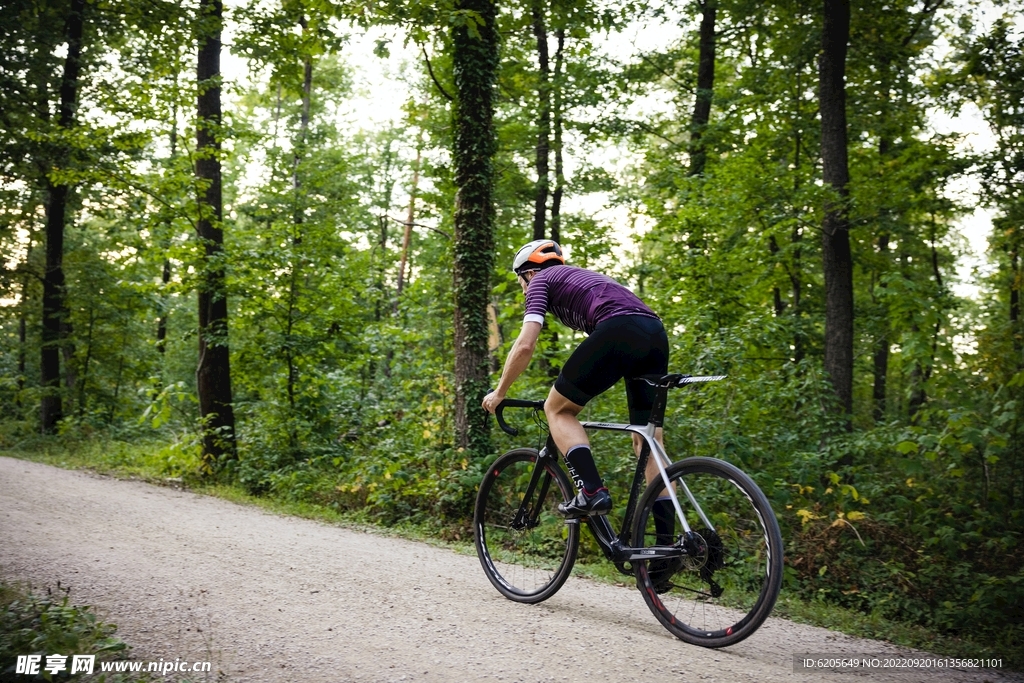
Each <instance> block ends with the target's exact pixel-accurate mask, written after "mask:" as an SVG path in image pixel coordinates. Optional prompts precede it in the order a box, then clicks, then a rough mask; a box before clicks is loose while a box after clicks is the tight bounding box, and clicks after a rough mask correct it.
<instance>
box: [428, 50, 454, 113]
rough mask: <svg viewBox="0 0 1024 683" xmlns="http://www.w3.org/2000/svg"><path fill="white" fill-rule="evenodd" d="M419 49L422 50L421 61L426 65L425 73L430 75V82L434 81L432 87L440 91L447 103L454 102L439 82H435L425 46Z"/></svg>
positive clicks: (435, 78)
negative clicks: (434, 86)
mask: <svg viewBox="0 0 1024 683" xmlns="http://www.w3.org/2000/svg"><path fill="white" fill-rule="evenodd" d="M420 49H421V50H423V61H425V62H426V63H427V73H429V74H430V80H432V81H434V85H436V86H437V89H438V90H440V91H441V94H442V95H444V96H445V99H447V100H448V101H449V102H454V101H455V98H454V97H452V96H451V95H449V94H448V91H447V90H445V89H444V87H443V86H442V85H441V83H440V81H438V80H437V76H435V75H434V69H433V67H431V66H430V57H428V56H427V48H426V46H425V45H420Z"/></svg>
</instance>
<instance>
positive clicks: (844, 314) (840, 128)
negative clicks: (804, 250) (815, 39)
mask: <svg viewBox="0 0 1024 683" xmlns="http://www.w3.org/2000/svg"><path fill="white" fill-rule="evenodd" d="M849 39H850V5H849V0H824V27H823V30H822V51H821V56H820V60H819V63H818V85H819V102H820V110H821V168H822V177H823V180H824V181H825V184H826V186H828V187H830V188H831V189H832V190H833V193H834V196H833V198H832V199H831V200H829V201H828V203H827V205H826V206H825V218H824V221H823V224H822V265H823V269H824V275H825V372H826V373H828V376H829V377H830V378H831V380H832V388H833V389H834V390H835V393H836V397H837V398H838V400H839V408H840V410H842V411H843V414H844V415H846V416H849V415H850V413H851V412H852V409H853V257H852V254H851V250H850V232H849V228H850V225H849V216H848V207H847V198H848V196H849V190H848V187H847V184H848V182H849V168H848V164H847V143H846V83H845V72H846V49H847V43H848V42H849ZM851 427H852V425H851V423H850V422H849V420H848V419H847V428H851Z"/></svg>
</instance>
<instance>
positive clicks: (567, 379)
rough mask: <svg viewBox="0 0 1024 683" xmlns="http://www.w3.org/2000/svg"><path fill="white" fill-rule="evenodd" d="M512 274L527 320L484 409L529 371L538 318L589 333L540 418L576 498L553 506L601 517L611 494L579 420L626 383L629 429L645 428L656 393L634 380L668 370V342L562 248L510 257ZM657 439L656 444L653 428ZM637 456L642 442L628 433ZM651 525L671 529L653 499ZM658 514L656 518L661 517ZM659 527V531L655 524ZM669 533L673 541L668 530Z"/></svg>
mask: <svg viewBox="0 0 1024 683" xmlns="http://www.w3.org/2000/svg"><path fill="white" fill-rule="evenodd" d="M512 270H513V271H514V272H515V274H516V275H517V276H518V278H519V284H520V285H521V286H522V288H523V293H524V294H525V295H526V316H525V318H524V319H523V327H522V330H521V331H520V332H519V336H518V337H517V338H516V341H515V343H514V344H513V345H512V349H511V350H510V351H509V354H508V357H507V358H506V359H505V365H504V368H503V370H502V373H501V380H500V381H499V382H498V387H497V389H495V390H494V391H493V392H492V393H490V394H487V396H485V397H484V400H483V403H482V405H483V407H484V409H485V410H487V411H488V412H490V413H494V411H495V410H496V409H497V407H498V405H499V404H500V403H501V402H502V401H503V400H504V399H505V395H506V393H507V392H508V390H509V388H510V387H511V386H512V383H513V382H515V380H516V379H517V378H518V377H519V375H521V374H522V373H523V371H524V370H526V368H527V367H528V366H529V364H530V359H531V358H532V357H533V352H534V350H535V348H536V345H537V339H538V337H539V336H540V331H541V327H542V326H543V324H544V316H545V314H547V313H548V312H551V313H552V314H554V316H555V317H556V318H558V320H559V321H561V322H562V324H564V325H566V326H567V327H570V328H572V329H574V330H578V331H580V332H585V333H587V335H588V336H587V338H586V339H585V340H583V342H582V343H581V344H580V345H579V346H578V347H577V348H576V350H575V351H573V353H572V355H570V356H569V360H567V361H566V363H565V366H564V367H562V370H561V372H560V373H559V375H558V379H557V380H555V384H554V386H553V387H551V391H550V393H549V394H548V397H547V400H546V401H545V402H544V414H545V416H546V417H547V420H548V426H549V427H550V429H551V436H552V437H553V438H554V441H555V445H557V446H558V449H559V450H560V451H562V453H564V454H565V461H566V464H567V465H568V467H569V474H570V476H571V478H572V480H573V483H574V484H575V485H576V488H577V490H578V494H577V495H576V497H575V498H574V499H573V500H571V501H569V502H568V503H563V504H560V505H559V506H558V509H559V511H560V512H562V513H563V514H564V515H565V516H566V517H567V518H570V519H574V518H580V517H587V516H590V515H604V514H607V513H608V512H609V511H610V510H611V507H612V500H611V496H610V495H609V494H608V489H607V488H605V486H604V482H603V481H602V479H601V475H600V474H599V473H598V471H597V466H596V465H595V464H594V457H593V454H592V453H591V451H590V440H589V438H588V437H587V433H586V431H585V430H584V429H583V427H582V425H580V421H579V418H578V415H579V413H580V411H582V410H583V407H584V406H585V405H586V404H587V402H588V401H590V400H591V399H592V398H594V397H595V396H597V395H598V394H601V393H603V392H605V391H607V390H608V389H610V388H611V387H612V385H614V384H615V383H616V382H618V381H619V380H620V379H625V384H626V402H627V405H628V406H629V420H630V423H632V424H647V422H648V418H649V416H650V413H651V407H652V405H653V402H654V395H655V391H654V388H653V387H651V386H650V385H648V384H647V383H646V382H644V381H643V380H640V379H636V378H637V377H639V376H641V375H645V374H665V373H667V372H668V337H667V335H666V334H665V327H664V326H663V325H662V322H661V319H660V318H659V317H658V316H657V315H655V313H654V311H652V310H651V309H650V308H648V307H647V305H646V304H644V302H643V301H641V300H640V299H639V298H638V297H637V296H636V295H635V294H633V292H631V291H630V290H629V289H627V288H626V287H623V286H622V285H621V284H619V283H618V282H616V281H615V280H613V279H611V278H610V277H607V276H606V275H602V274H600V273H595V272H593V271H590V270H585V269H583V268H577V267H575V266H568V265H566V264H565V258H564V257H563V256H562V249H561V247H560V246H559V245H558V244H557V243H556V242H554V241H552V240H534V241H532V242H530V243H529V244H526V245H525V246H523V247H522V248H521V249H520V250H519V251H518V252H517V253H516V256H515V259H514V261H513V264H512ZM655 438H656V439H657V440H658V442H659V443H661V442H662V438H663V437H662V430H661V428H660V427H659V428H658V429H657V431H656V435H655ZM633 445H634V448H635V449H636V450H637V451H638V452H639V449H640V447H641V445H642V440H641V438H640V437H639V436H638V435H636V434H634V435H633ZM646 474H647V481H648V482H650V481H652V480H653V479H654V478H655V477H657V476H658V468H657V465H656V464H655V463H654V461H653V459H651V460H649V461H648V463H647V472H646ZM658 506H659V507H664V508H665V509H664V510H656V512H655V520H656V521H658V519H659V518H661V519H663V520H664V523H665V524H671V523H672V521H673V519H674V513H673V512H672V508H671V502H670V501H669V500H667V499H666V500H664V501H662V500H659V501H658ZM659 513H660V514H659ZM659 526H662V525H661V524H659ZM665 532H667V533H668V534H669V536H671V530H670V527H667V528H666V529H665V531H664V532H663V531H662V530H661V529H659V535H661V533H665Z"/></svg>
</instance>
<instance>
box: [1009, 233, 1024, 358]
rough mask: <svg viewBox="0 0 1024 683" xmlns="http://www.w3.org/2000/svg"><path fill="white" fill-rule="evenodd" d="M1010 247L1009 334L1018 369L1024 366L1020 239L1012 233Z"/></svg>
mask: <svg viewBox="0 0 1024 683" xmlns="http://www.w3.org/2000/svg"><path fill="white" fill-rule="evenodd" d="M1012 239H1013V243H1012V246H1011V248H1010V275H1011V277H1012V278H1013V279H1012V280H1011V281H1010V335H1011V337H1012V339H1013V355H1014V358H1013V363H1014V367H1015V368H1017V369H1018V370H1019V369H1020V368H1021V367H1022V366H1024V362H1022V360H1021V349H1022V348H1024V339H1022V335H1021V329H1020V281H1021V277H1020V241H1019V239H1020V238H1019V237H1018V236H1017V235H1016V234H1014V236H1013V238H1012Z"/></svg>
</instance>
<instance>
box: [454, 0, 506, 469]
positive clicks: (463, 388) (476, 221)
mask: <svg viewBox="0 0 1024 683" xmlns="http://www.w3.org/2000/svg"><path fill="white" fill-rule="evenodd" d="M456 9H458V10H470V11H474V12H476V13H477V14H478V15H479V17H480V18H481V19H482V20H483V22H484V23H483V25H479V26H477V31H478V36H477V37H474V36H472V35H471V34H470V33H469V30H468V29H467V27H465V26H458V27H456V28H455V29H454V30H453V32H452V44H453V50H454V52H453V60H452V61H453V70H454V80H455V87H456V96H455V108H454V121H453V128H454V134H455V135H454V138H455V140H454V150H453V151H454V154H453V156H454V161H455V187H456V195H455V212H454V219H455V240H454V242H455V244H454V251H455V263H454V268H453V271H454V272H453V280H454V295H455V302H454V303H455V340H454V341H455V443H456V445H457V446H458V447H460V448H468V449H470V450H472V451H473V452H474V453H475V454H476V455H478V456H483V455H485V454H487V453H488V452H489V451H490V438H489V421H488V420H487V413H486V412H485V411H484V409H483V408H482V407H481V406H480V402H481V401H482V400H483V397H484V394H486V392H487V387H488V363H487V358H488V350H487V336H488V330H487V303H488V299H489V297H490V291H491V286H490V275H491V269H492V268H493V267H494V203H493V193H494V164H493V157H494V153H495V150H496V147H497V141H496V139H495V133H494V125H493V118H494V85H495V81H496V77H497V70H498V45H499V35H498V31H497V26H496V19H497V11H496V7H495V4H494V3H493V2H492V1H491V0H457V2H456Z"/></svg>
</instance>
